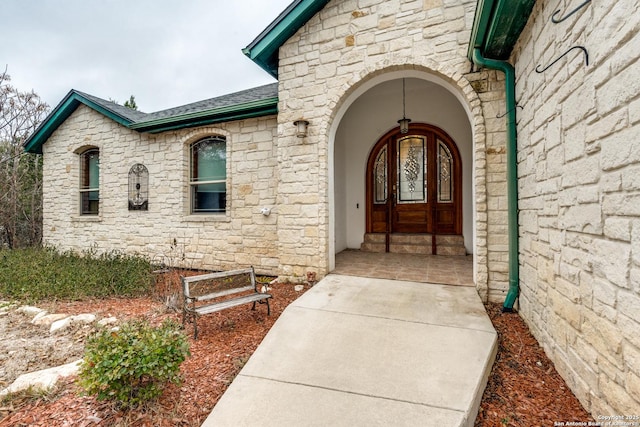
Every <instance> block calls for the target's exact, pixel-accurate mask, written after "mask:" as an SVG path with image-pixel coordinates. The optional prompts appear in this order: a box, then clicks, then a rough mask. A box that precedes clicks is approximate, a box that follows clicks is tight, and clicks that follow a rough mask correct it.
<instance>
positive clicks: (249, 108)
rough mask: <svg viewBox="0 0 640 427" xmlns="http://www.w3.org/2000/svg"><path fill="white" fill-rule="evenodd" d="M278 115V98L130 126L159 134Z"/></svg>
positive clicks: (141, 130) (140, 130)
mask: <svg viewBox="0 0 640 427" xmlns="http://www.w3.org/2000/svg"><path fill="white" fill-rule="evenodd" d="M277 113H278V98H277V97H273V98H267V99H261V100H258V101H251V102H247V103H244V104H236V105H228V106H224V107H218V108H212V109H210V110H204V111H198V112H195V113H188V114H183V115H181V116H171V117H165V118H162V119H157V120H150V121H146V122H138V123H134V124H131V125H129V128H130V129H133V130H136V131H138V132H150V133H159V132H165V131H167V130H176V129H184V128H190V127H194V126H202V125H206V124H212V123H222V122H229V121H233V120H242V119H248V118H253V117H262V116H269V115H272V114H277Z"/></svg>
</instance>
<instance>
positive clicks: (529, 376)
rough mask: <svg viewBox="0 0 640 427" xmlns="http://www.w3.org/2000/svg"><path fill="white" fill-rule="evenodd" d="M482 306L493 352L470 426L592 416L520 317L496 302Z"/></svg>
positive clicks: (565, 420) (576, 419)
mask: <svg viewBox="0 0 640 427" xmlns="http://www.w3.org/2000/svg"><path fill="white" fill-rule="evenodd" d="M486 308H487V313H488V314H489V317H490V318H491V322H493V326H494V327H495V329H496V331H497V332H498V354H497V355H496V361H495V363H494V365H493V369H492V371H491V376H490V377H489V382H488V383H487V387H486V388H485V391H484V394H483V396H482V403H481V405H480V410H479V413H478V417H477V418H476V423H475V427H481V426H482V427H490V426H491V427H492V426H523V427H524V426H554V425H566V424H567V423H568V422H569V421H574V422H585V423H588V422H589V421H592V422H593V418H592V417H591V415H589V413H588V412H587V411H585V410H584V409H583V408H582V406H581V405H580V402H578V399H577V398H576V397H575V396H574V395H573V393H572V392H571V390H569V388H568V387H567V385H566V384H565V382H564V380H563V379H562V377H560V374H558V372H557V371H556V369H555V368H554V366H553V364H552V363H551V361H550V360H549V358H547V356H546V355H545V353H544V350H543V349H542V347H540V345H539V344H538V342H537V341H536V339H535V338H534V337H533V335H531V333H530V332H529V328H528V327H527V325H526V323H525V322H524V321H523V320H522V318H521V317H520V316H519V315H518V314H517V313H502V306H501V305H499V304H488V305H487V306H486ZM555 423H558V424H555ZM560 423H564V424H560Z"/></svg>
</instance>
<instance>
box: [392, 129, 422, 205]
mask: <svg viewBox="0 0 640 427" xmlns="http://www.w3.org/2000/svg"><path fill="white" fill-rule="evenodd" d="M425 154H426V153H425V139H424V138H423V137H419V136H408V137H405V138H402V139H399V140H398V203H424V202H425V201H426V199H427V194H426V174H425V168H424V166H425Z"/></svg>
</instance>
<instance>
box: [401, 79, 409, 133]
mask: <svg viewBox="0 0 640 427" xmlns="http://www.w3.org/2000/svg"><path fill="white" fill-rule="evenodd" d="M410 122H411V119H408V118H407V116H406V114H405V90H404V78H403V79H402V118H401V119H400V120H398V124H400V133H407V132H409V123H410Z"/></svg>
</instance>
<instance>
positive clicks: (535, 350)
mask: <svg viewBox="0 0 640 427" xmlns="http://www.w3.org/2000/svg"><path fill="white" fill-rule="evenodd" d="M306 289H307V287H305V290H306ZM302 292H304V291H302ZM302 292H296V291H295V290H294V287H293V285H291V284H276V285H274V286H273V289H272V291H271V293H272V294H273V295H274V298H273V299H272V303H271V316H267V315H266V310H265V307H263V306H258V307H257V309H256V311H251V310H249V309H248V308H249V306H248V305H247V306H240V307H234V308H231V309H228V310H225V311H224V312H223V313H215V314H210V315H207V316H206V317H205V318H203V319H202V321H201V322H199V323H198V329H199V334H198V340H197V341H194V340H193V334H192V333H191V332H192V331H191V328H190V327H188V328H187V333H189V334H190V343H191V354H192V357H190V358H188V359H187V360H186V361H185V362H184V363H183V364H182V366H181V371H182V374H183V378H184V379H183V383H182V385H181V386H180V387H178V386H173V385H171V386H169V387H167V389H166V390H165V392H164V394H163V395H162V396H161V398H160V399H159V400H158V401H157V402H155V403H152V404H149V405H147V406H146V407H144V408H138V409H135V410H129V411H121V410H118V409H117V408H115V407H114V406H113V404H110V403H105V402H98V401H96V400H95V399H94V398H93V397H88V396H81V395H80V394H79V392H80V390H79V389H78V387H77V386H76V384H75V383H74V378H73V377H72V378H69V379H67V380H65V381H63V382H61V383H60V384H59V385H58V387H57V388H56V389H55V390H54V391H52V392H51V393H50V394H48V395H47V396H44V397H40V398H38V399H34V398H31V397H28V396H25V397H24V398H22V399H20V398H16V399H14V400H13V401H11V402H10V404H9V406H7V405H5V407H4V408H0V410H2V412H0V416H4V418H2V419H0V427H5V426H34V427H36V426H42V427H45V426H46V427H56V426H83V427H84V426H135V427H147V426H154V427H155V426H200V425H201V424H202V422H203V421H204V420H205V418H206V417H207V416H208V415H209V413H210V412H211V410H212V408H213V407H214V406H215V404H216V402H217V401H218V400H219V399H220V397H221V396H222V394H223V393H224V391H225V390H226V389H227V387H228V386H229V384H230V383H231V381H232V380H233V378H234V377H235V376H236V375H237V373H238V372H239V371H240V369H241V368H242V367H243V366H244V364H245V363H246V361H247V359H248V358H249V356H250V355H251V354H252V353H253V351H254V350H255V349H256V348H257V346H258V345H259V344H260V342H261V341H262V339H263V338H264V336H265V335H266V333H267V332H268V331H269V329H270V328H271V326H272V325H273V323H274V322H275V321H276V319H277V318H278V317H279V315H280V314H281V313H282V311H283V310H284V309H285V307H286V306H287V305H288V304H290V303H291V302H292V301H294V300H295V299H296V298H298V297H299V296H300V295H301V294H302ZM49 308H53V307H49ZM55 309H56V310H57V311H58V312H67V313H70V314H79V313H86V312H93V313H96V314H99V315H100V316H101V317H107V316H109V315H113V316H116V317H118V318H119V319H126V318H133V317H138V318H139V317H144V318H146V319H148V320H150V321H151V322H152V323H160V322H161V321H162V320H163V319H165V318H167V317H171V318H174V319H175V320H178V321H180V320H181V317H180V315H179V314H178V313H177V312H167V309H166V305H165V304H163V303H162V302H161V301H160V299H159V298H135V299H107V300H97V301H81V302H65V303H61V302H58V303H56V304H55ZM487 311H488V313H489V316H490V317H491V320H492V321H493V323H494V326H495V327H496V330H497V331H498V335H499V349H498V355H497V358H496V364H495V365H494V368H493V372H492V374H491V377H490V379H489V383H488V385H487V389H486V390H485V393H484V396H483V399H482V404H481V408H480V412H479V415H478V418H477V420H476V423H475V426H476V427H479V426H482V427H488V426H547V425H548V426H553V425H554V422H557V421H588V420H592V418H591V417H590V416H589V414H588V413H587V412H586V411H584V409H582V407H581V406H580V404H579V403H578V401H577V399H576V398H575V396H574V395H573V394H572V393H571V391H570V390H569V389H568V388H567V386H566V385H565V383H564V382H563V380H562V378H560V376H559V375H558V374H557V372H556V371H555V369H554V367H553V365H552V364H551V363H550V361H549V360H548V359H547V357H546V356H545V354H544V351H543V350H542V349H541V348H540V346H539V345H538V344H537V342H536V341H535V339H534V338H533V337H532V336H531V334H530V333H529V331H528V328H527V327H526V325H525V324H524V322H523V321H522V319H521V318H520V317H519V316H518V315H517V314H503V313H501V312H500V306H499V305H495V304H489V305H488V306H487Z"/></svg>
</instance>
